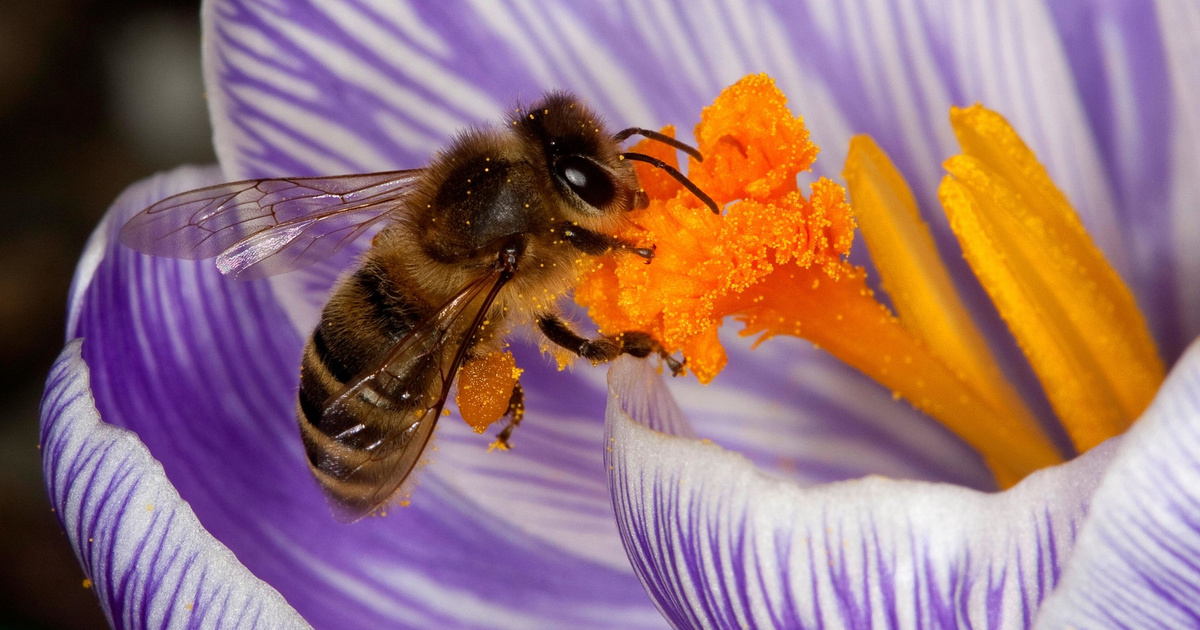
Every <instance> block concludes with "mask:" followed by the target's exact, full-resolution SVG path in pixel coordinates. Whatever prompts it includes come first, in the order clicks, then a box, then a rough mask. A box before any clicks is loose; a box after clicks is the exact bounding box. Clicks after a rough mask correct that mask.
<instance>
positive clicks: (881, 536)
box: [607, 360, 1119, 628]
mask: <svg viewBox="0 0 1200 630" xmlns="http://www.w3.org/2000/svg"><path fill="white" fill-rule="evenodd" d="M610 384H611V386H612V394H611V395H610V398H609V404H608V424H607V427H608V429H607V430H608V435H609V441H610V443H611V454H610V456H609V458H608V461H609V482H610V485H611V489H612V498H613V504H614V506H615V508H616V512H617V520H618V523H619V525H620V528H621V536H622V540H623V541H624V543H625V549H626V551H627V552H628V553H629V556H630V558H631V559H632V560H633V563H634V567H635V569H636V570H637V572H638V575H639V576H640V577H641V578H642V582H643V584H645V586H646V590H647V592H648V593H650V596H651V597H652V598H653V599H654V601H655V603H656V604H657V605H658V607H659V610H661V611H662V612H663V614H664V615H665V616H666V617H667V619H668V620H670V621H671V623H672V625H674V626H675V627H677V628H733V627H737V628H781V627H789V628H826V627H832V628H843V627H845V628H925V627H940V628H961V627H976V628H1026V627H1029V626H1030V625H1031V623H1032V619H1033V616H1034V614H1035V613H1036V611H1037V609H1038V606H1039V605H1040V603H1041V602H1042V600H1043V599H1044V598H1045V597H1046V596H1047V595H1049V594H1050V592H1051V591H1052V590H1053V589H1054V588H1055V586H1056V584H1057V583H1058V581H1059V577H1060V575H1061V572H1062V571H1063V568H1064V566H1065V565H1066V563H1067V559H1068V557H1069V555H1070V553H1071V548H1072V547H1073V545H1074V544H1075V537H1076V532H1077V531H1078V529H1079V527H1080V525H1081V524H1082V523H1083V522H1084V519H1085V517H1086V516H1087V513H1088V504H1089V500H1090V498H1091V495H1092V493H1093V492H1094V491H1095V488H1096V486H1097V485H1098V484H1099V482H1100V479H1101V477H1102V476H1103V473H1104V470H1105V468H1106V467H1107V466H1109V463H1110V460H1111V459H1112V457H1113V453H1114V452H1116V450H1117V447H1118V444H1119V439H1114V440H1110V441H1109V442H1106V443H1105V444H1104V445H1102V446H1100V447H1097V448H1095V449H1093V450H1092V451H1090V452H1089V453H1087V454H1086V455H1084V456H1082V457H1080V458H1078V459H1076V460H1074V461H1072V462H1070V463H1069V464H1065V465H1062V466H1058V467H1056V468H1052V469H1048V470H1044V471H1041V472H1039V473H1035V474H1034V475H1031V476H1030V477H1028V478H1027V479H1026V480H1025V481H1023V482H1022V483H1020V484H1019V485H1017V486H1016V487H1014V488H1013V489H1011V490H1008V491H1006V492H1003V493H994V494H986V493H981V492H977V491H974V490H970V489H967V488H962V487H958V486H953V485H949V484H928V483H918V482H912V481H898V480H894V479H888V478H885V477H882V476H872V477H867V478H864V479H860V480H857V481H847V482H842V483H834V484H825V485H821V486H816V487H807V488H805V487H801V486H798V485H795V484H793V483H791V482H788V481H783V480H780V479H779V478H778V477H776V476H774V475H768V474H765V473H763V472H761V471H759V470H758V469H757V468H756V467H755V466H754V465H753V464H752V463H751V462H749V461H748V460H747V459H746V458H745V457H743V456H741V455H740V454H737V453H733V452H730V451H727V450H724V449H722V448H721V447H719V446H716V445H714V444H711V443H705V442H701V441H697V440H694V439H686V438H681V437H676V436H673V435H668V434H664V433H660V432H657V431H655V430H653V429H651V428H649V426H647V423H649V422H655V423H658V424H659V426H663V425H664V422H665V424H666V425H667V426H679V425H680V424H681V423H684V422H685V420H683V419H682V418H681V416H682V411H681V410H679V409H678V408H677V407H675V405H674V403H673V401H672V400H671V399H670V396H669V394H666V393H665V391H663V383H662V379H661V378H660V377H658V376H657V375H654V374H653V373H651V372H650V370H649V368H648V367H647V366H646V365H645V364H644V363H639V362H636V361H630V360H622V361H620V362H618V363H617V364H616V365H615V366H614V367H613V369H612V371H611V372H610ZM664 419H667V420H664ZM742 422H744V423H747V424H750V423H753V422H755V419H753V418H744V419H743V420H742Z"/></svg>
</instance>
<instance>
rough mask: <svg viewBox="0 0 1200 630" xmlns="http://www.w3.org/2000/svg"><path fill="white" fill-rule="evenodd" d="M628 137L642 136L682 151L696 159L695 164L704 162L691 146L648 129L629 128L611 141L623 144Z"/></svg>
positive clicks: (702, 157) (619, 132)
mask: <svg viewBox="0 0 1200 630" xmlns="http://www.w3.org/2000/svg"><path fill="white" fill-rule="evenodd" d="M629 136H644V137H646V138H649V139H651V140H655V141H657V142H661V143H663V144H665V145H667V146H671V147H674V148H676V149H679V150H680V151H683V152H684V153H686V154H688V155H690V156H692V157H694V158H696V161H697V162H703V161H704V156H703V155H701V154H700V151H698V150H696V149H695V148H694V147H693V146H692V145H690V144H687V143H686V142H680V141H678V140H676V139H675V138H672V137H671V136H668V135H666V134H664V133H659V132H657V131H651V130H649V129H642V128H641V127H630V128H628V129H622V130H621V131H618V132H617V133H616V134H615V135H614V136H613V140H616V141H617V142H624V141H625V140H626V139H627V138H629Z"/></svg>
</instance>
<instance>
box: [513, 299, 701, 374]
mask: <svg viewBox="0 0 1200 630" xmlns="http://www.w3.org/2000/svg"><path fill="white" fill-rule="evenodd" d="M537 321H538V329H539V330H541V331H542V334H543V335H546V338H547V339H549V340H550V341H552V342H554V343H555V344H557V345H560V346H562V347H564V348H566V349H567V350H570V351H571V352H574V353H575V354H577V355H579V356H581V357H583V358H585V359H587V360H588V361H591V362H592V363H593V364H595V363H608V362H609V361H612V360H613V359H616V358H617V357H619V356H621V355H622V354H628V355H630V356H634V357H637V358H639V359H643V358H645V357H648V356H650V353H652V352H654V353H657V354H658V355H659V356H661V357H663V360H664V361H665V362H666V364H667V367H669V368H670V369H671V373H672V374H673V375H675V376H678V375H679V374H680V373H682V372H683V363H681V362H680V361H677V360H676V359H675V357H672V356H671V355H670V354H669V353H668V352H667V351H666V350H664V349H663V347H662V345H661V344H659V343H658V342H657V341H655V340H654V338H653V337H651V336H650V335H649V333H644V332H641V331H638V330H631V331H628V332H623V333H620V334H616V335H603V336H601V337H597V338H596V339H588V338H586V337H583V336H582V335H580V334H579V333H577V332H575V331H573V330H571V328H570V327H569V326H567V323H566V322H564V321H563V320H562V319H561V318H559V317H558V316H557V315H552V314H544V315H540V316H538V320H537Z"/></svg>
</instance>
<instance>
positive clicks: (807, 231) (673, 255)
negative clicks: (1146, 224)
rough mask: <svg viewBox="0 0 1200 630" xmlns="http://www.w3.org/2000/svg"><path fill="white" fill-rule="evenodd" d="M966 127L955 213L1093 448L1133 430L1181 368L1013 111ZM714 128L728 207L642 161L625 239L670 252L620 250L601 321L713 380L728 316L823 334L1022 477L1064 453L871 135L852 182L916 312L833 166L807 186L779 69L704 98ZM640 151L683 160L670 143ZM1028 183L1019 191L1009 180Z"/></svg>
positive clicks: (973, 256) (1067, 414) (713, 145)
mask: <svg viewBox="0 0 1200 630" xmlns="http://www.w3.org/2000/svg"><path fill="white" fill-rule="evenodd" d="M978 112H984V113H982V114H981V113H978ZM996 120H999V121H1000V122H999V123H996V122H995V121H996ZM982 123H986V124H983V125H982V126H983V128H984V129H983V131H978V130H977V128H978V127H980V125H981V124H982ZM954 124H955V127H956V130H957V131H958V132H959V136H960V138H963V140H962V142H963V146H964V151H965V153H966V155H964V156H960V157H959V158H954V159H951V160H950V161H949V162H948V163H947V168H948V169H949V170H950V172H951V173H952V175H953V176H952V177H951V176H948V177H947V180H946V182H944V183H943V186H942V189H941V193H942V199H943V203H944V204H945V205H946V209H947V212H948V214H949V216H950V219H951V225H952V227H953V228H954V230H955V233H956V234H957V235H958V237H959V238H960V240H961V242H962V246H963V250H964V251H965V252H966V253H967V259H968V262H970V263H971V265H972V268H973V269H974V270H975V272H976V274H977V275H978V276H979V278H980V280H981V282H982V283H983V285H984V287H985V289H987V290H988V292H989V294H990V295H991V296H992V298H993V300H995V301H996V305H997V308H998V309H999V310H1000V313H1001V315H1002V316H1003V317H1004V318H1005V320H1006V321H1007V322H1008V324H1009V326H1010V328H1011V329H1012V330H1013V332H1014V334H1015V335H1016V337H1017V340H1018V342H1019V343H1020V345H1021V347H1022V349H1023V350H1024V351H1025V352H1026V354H1027V355H1028V356H1029V357H1030V363H1031V365H1033V367H1034V370H1035V372H1036V373H1037V374H1038V376H1039V377H1040V378H1041V379H1042V380H1043V382H1044V383H1045V384H1046V385H1047V386H1048V389H1047V391H1048V395H1049V396H1050V398H1051V400H1052V401H1053V402H1054V407H1055V410H1056V412H1057V413H1058V415H1059V416H1060V419H1061V420H1062V421H1063V422H1064V424H1065V425H1066V426H1067V429H1068V432H1069V433H1070V434H1071V435H1072V437H1073V438H1075V440H1076V445H1077V446H1078V447H1079V448H1080V450H1084V449H1086V448H1090V447H1091V446H1094V445H1095V444H1097V443H1099V441H1101V440H1103V439H1104V438H1106V437H1109V436H1111V435H1115V434H1116V433H1119V432H1120V431H1121V430H1123V429H1124V428H1125V427H1127V426H1128V424H1129V422H1131V421H1132V419H1133V418H1136V416H1137V414H1138V413H1140V412H1141V410H1142V409H1143V408H1144V407H1145V405H1146V404H1147V403H1148V402H1149V397H1150V396H1151V395H1153V393H1154V391H1155V390H1156V389H1157V385H1158V383H1159V382H1161V380H1162V378H1163V370H1162V365H1161V363H1159V362H1157V354H1156V353H1155V351H1154V346H1153V344H1152V342H1150V338H1149V333H1148V332H1146V329H1145V324H1144V322H1143V321H1142V319H1141V315H1140V313H1139V312H1138V310H1137V308H1136V306H1135V305H1134V304H1133V300H1132V296H1131V295H1130V293H1129V291H1128V289H1126V288H1125V287H1124V285H1123V284H1122V283H1121V282H1120V279H1119V278H1117V277H1116V274H1115V273H1113V272H1112V270H1111V269H1110V268H1109V267H1108V266H1107V264H1105V263H1104V260H1103V256H1102V255H1101V254H1100V253H1099V251H1098V250H1097V249H1096V248H1095V246H1094V245H1092V244H1091V242H1090V240H1088V238H1087V235H1086V233H1085V232H1083V229H1082V227H1080V226H1079V222H1078V220H1077V219H1076V218H1075V216H1074V213H1073V211H1071V208H1070V206H1069V205H1067V204H1066V201H1065V198H1063V197H1062V195H1061V193H1058V191H1057V189H1055V188H1054V186H1053V184H1052V183H1051V182H1050V181H1049V178H1048V177H1046V176H1045V173H1044V170H1042V169H1041V166H1040V165H1038V164H1037V162H1036V159H1034V158H1033V156H1032V154H1031V153H1029V152H1028V149H1025V148H1024V145H1022V144H1021V143H1020V140H1019V138H1017V137H1016V135H1015V133H1012V131H1011V129H1010V128H1008V126H1007V123H1004V122H1003V119H1001V118H1000V117H999V116H997V115H995V114H993V113H991V112H987V110H984V109H983V108H973V109H971V110H962V111H959V110H956V111H955V113H954ZM1003 130H1007V132H1004V131H1003ZM664 133H668V134H671V133H673V129H671V128H667V129H665V130H664ZM1006 133H1007V135H1005V134H1006ZM696 139H697V143H698V145H699V149H700V151H701V153H702V154H703V155H704V158H705V159H704V161H703V162H697V161H695V160H691V161H690V163H689V165H688V176H689V177H690V178H691V179H692V181H693V182H695V183H696V184H697V185H699V186H700V187H701V188H702V189H703V190H704V191H705V192H707V193H708V194H709V195H710V196H711V197H712V198H713V199H714V200H716V201H717V203H718V204H720V205H722V206H724V207H725V208H726V210H725V212H724V213H723V214H722V215H720V216H716V215H713V214H712V213H711V212H710V211H709V210H708V208H706V207H705V206H703V205H702V204H701V203H700V202H699V201H698V200H697V199H696V198H695V196H694V195H691V194H690V193H688V192H687V191H686V190H683V189H682V188H681V187H680V186H679V184H678V183H677V182H675V181H674V180H672V179H670V178H667V177H665V176H663V175H662V174H661V172H659V171H656V170H653V169H642V168H641V166H640V165H639V167H638V168H639V171H638V176H639V178H640V180H641V182H642V184H643V186H644V188H645V189H646V192H647V194H648V195H649V197H650V199H651V203H650V205H649V207H647V208H646V209H644V210H641V211H639V212H638V213H637V214H635V215H634V221H633V224H634V225H633V227H631V228H629V230H628V231H627V232H626V233H624V234H621V235H619V236H621V237H622V238H624V239H626V240H628V241H632V242H636V243H639V244H646V245H649V244H653V245H655V247H656V251H655V258H654V261H653V263H652V264H649V265H646V264H644V261H642V260H640V259H635V257H632V256H620V255H616V254H613V255H608V256H605V257H603V258H601V259H600V261H599V262H598V263H597V265H596V267H595V268H594V269H593V270H591V271H589V272H588V273H586V274H585V275H584V277H583V279H582V282H581V283H580V285H579V287H578V289H577V290H576V300H577V301H578V302H579V303H580V304H582V305H584V306H586V307H587V308H588V309H589V312H590V315H591V317H592V318H593V320H595V322H596V323H597V325H598V326H599V327H600V328H601V330H604V331H621V330H644V331H647V332H650V333H651V334H652V335H653V336H654V337H655V338H656V339H658V340H659V342H660V343H662V344H663V346H664V347H665V348H666V349H668V350H670V351H682V353H683V355H684V357H685V358H686V359H687V365H688V367H689V368H691V370H692V371H693V372H694V373H695V374H696V376H697V378H698V379H699V380H700V381H701V382H708V381H710V380H711V379H712V378H714V377H715V376H716V374H717V373H718V372H720V371H721V369H722V368H723V367H724V365H725V362H726V356H725V351H724V349H723V348H722V347H721V343H720V341H719V340H718V336H717V330H718V328H719V326H720V325H721V323H722V322H723V321H724V320H725V319H726V318H727V317H732V318H733V319H735V320H737V321H740V322H742V323H743V324H744V329H743V330H742V334H743V335H758V336H759V341H760V342H761V341H762V340H764V339H766V338H768V337H771V336H774V335H779V334H786V335H794V336H800V337H804V338H805V339H808V340H810V341H812V342H813V343H815V344H817V345H818V346H820V347H821V348H823V349H825V350H827V351H828V352H830V353H831V354H833V355H834V356H837V357H838V358H840V359H842V360H843V361H845V362H846V363H849V364H850V365H853V366H854V367H856V368H858V369H859V370H861V371H862V372H863V373H865V374H867V375H868V376H870V377H871V378H873V379H875V380H876V381H878V382H880V383H881V384H883V385H884V386H886V387H888V388H890V389H891V390H892V391H893V392H894V394H895V395H896V396H897V397H903V398H905V399H907V400H908V401H909V402H910V403H911V404H913V405H914V406H915V407H917V408H918V409H921V410H922V411H924V412H926V413H927V414H929V415H930V416H932V417H934V418H936V419H937V420H939V421H941V422H942V423H944V424H945V425H946V426H948V427H949V428H950V429H951V430H953V431H955V432H956V433H958V434H959V435H960V436H961V437H962V438H963V439H964V440H966V441H967V442H968V443H970V444H971V445H972V446H973V447H975V448H976V449H978V450H979V451H980V452H981V453H982V454H983V455H984V457H985V458H986V459H987V460H988V462H989V464H990V465H991V466H992V469H993V471H994V472H995V474H996V477H997V479H998V481H999V482H1000V484H1001V485H1003V486H1007V485H1011V484H1012V483H1015V482H1016V481H1017V480H1019V479H1021V478H1022V477H1024V476H1025V475H1027V474H1029V473H1030V472H1033V471H1034V470H1037V469H1039V468H1043V467H1045V466H1049V465H1053V464H1055V463H1058V462H1060V461H1061V460H1062V457H1061V455H1060V454H1059V453H1058V452H1057V450H1056V449H1055V448H1054V446H1053V445H1052V444H1051V442H1050V440H1049V439H1048V438H1047V437H1046V435H1045V433H1044V432H1043V430H1042V429H1041V428H1040V426H1039V424H1038V422H1037V420H1036V419H1035V418H1034V416H1033V414H1032V413H1030V412H1029V410H1028V409H1027V408H1026V407H1025V405H1024V403H1023V402H1022V401H1021V399H1020V397H1019V396H1018V395H1017V394H1016V393H1015V390H1014V388H1013V387H1012V386H1011V385H1010V384H1009V383H1008V382H1007V381H1006V380H1005V378H1004V376H1003V375H1002V373H1001V371H1000V369H999V367H997V363H996V361H995V359H994V358H993V357H992V355H991V352H990V350H989V349H988V346H987V343H986V342H985V341H984V338H983V336H982V335H981V334H980V333H979V331H978V330H977V329H976V327H975V325H974V323H973V322H972V320H971V318H970V316H969V315H968V312H967V309H966V308H965V307H964V306H963V304H962V300H961V299H960V298H959V297H958V294H957V292H956V290H955V288H954V286H953V284H952V282H951V281H950V276H949V273H948V272H947V270H946V268H945V266H944V264H943V263H942V261H941V258H940V256H939V255H938V253H937V250H936V247H935V246H934V243H933V239H932V238H931V237H930V235H929V231H928V228H927V227H926V226H925V224H924V223H923V222H922V221H921V219H920V217H919V214H918V212H917V208H916V204H915V202H914V200H913V197H912V194H911V192H910V191H909V189H908V186H907V185H906V184H905V182H904V180H903V178H902V177H901V176H900V175H899V173H898V171H896V169H895V168H894V167H893V166H892V165H891V163H890V161H889V160H888V159H887V156H886V155H884V154H883V152H882V151H881V150H879V149H878V147H877V146H875V145H874V143H873V142H872V141H871V140H870V139H869V138H866V137H860V138H856V139H855V140H854V141H853V142H852V144H851V150H850V153H849V157H848V159H847V164H846V170H845V177H846V180H847V182H848V183H849V186H850V191H851V194H852V196H853V199H854V202H855V210H856V212H857V216H858V219H859V223H860V227H861V229H862V232H863V234H864V237H865V238H866V241H867V246H868V248H869V249H870V251H871V254H872V258H873V260H874V261H875V263H876V266H877V268H878V269H879V271H880V275H881V280H882V286H883V288H884V289H885V290H886V291H887V292H888V294H889V297H891V299H892V303H893V304H894V305H895V307H896V314H893V313H892V312H891V311H890V310H888V309H887V308H886V307H885V306H883V305H882V304H881V303H880V302H879V301H878V300H876V299H875V296H874V294H873V292H872V291H871V289H870V288H869V287H868V285H867V284H866V274H865V272H864V271H863V270H862V269H861V268H858V267H854V266H853V265H850V264H849V263H847V262H846V260H845V257H846V255H847V254H848V253H849V251H850V246H851V243H852V240H853V234H854V230H855V227H856V224H855V213H854V212H852V211H851V209H850V206H849V205H848V204H847V202H846V193H845V191H844V190H843V189H842V187H841V186H839V185H837V184H836V183H834V182H832V181H830V180H828V179H825V178H821V179H818V180H817V181H816V182H814V183H813V184H812V185H811V187H810V191H809V194H808V195H807V196H805V195H804V194H803V193H802V192H801V191H800V190H799V189H798V188H797V185H796V175H797V174H798V173H799V172H801V171H804V170H808V169H809V168H810V167H811V165H812V163H813V161H814V160H815V158H816V154H817V147H816V146H815V145H813V144H812V142H810V141H809V139H808V132H807V130H806V129H805V127H804V123H803V120H802V119H800V118H799V117H794V116H793V115H792V114H791V113H790V112H789V111H788V109H787V106H786V99H785V98H784V96H783V94H782V93H781V92H780V91H779V90H778V89H777V88H776V87H775V85H774V82H773V81H772V80H771V79H770V78H769V77H767V76H765V75H756V76H750V77H746V78H744V79H742V80H741V81H739V82H738V83H736V84H734V85H733V86H731V87H730V88H728V89H726V90H725V91H724V92H723V93H722V94H721V95H720V96H718V97H717V99H716V101H715V102H714V103H713V105H711V106H710V107H707V108H705V110H704V111H703V113H702V115H701V122H700V124H699V125H697V127H696ZM1018 148H1019V149H1021V150H1023V151H1024V153H1022V151H1020V150H1018ZM636 150H638V151H641V152H645V153H650V154H652V155H654V156H655V157H658V158H660V159H662V160H664V161H667V162H668V163H671V164H674V161H675V155H674V152H672V151H670V150H669V149H665V148H664V147H663V146H662V145H661V144H650V143H643V144H642V145H639V146H638V147H637V149H636ZM1035 171H1036V172H1038V173H1040V176H1038V175H1037V174H1036V173H1035ZM1013 178H1016V179H1017V180H1018V181H1019V183H1020V185H1019V186H1018V187H1016V188H1015V189H1014V188H1013V187H1012V186H1009V185H1008V184H1006V183H1005V182H1006V181H1007V180H1011V179H1013ZM1047 199H1050V200H1052V201H1054V203H1048V202H1047ZM1000 214H1002V215H1003V216H1002V217H1001V216H998V215H1000ZM1045 214H1051V215H1052V216H1050V217H1046V216H1043V215H1045ZM1014 252H1016V253H1019V254H1020V255H1019V256H1016V255H1015V254H1014ZM1055 274H1057V275H1055ZM1050 275H1055V277H1053V278H1050V277H1048V276H1050ZM1081 310H1085V311H1087V312H1086V313H1084V312H1081ZM1106 318H1107V319H1106ZM1100 320H1105V322H1107V323H1104V322H1101V321H1100ZM1113 361H1120V362H1119V363H1112V362H1113ZM1126 366H1129V367H1128V368H1127V367H1126ZM1127 369H1132V370H1137V371H1138V375H1137V376H1132V377H1131V376H1129V375H1127V374H1125V372H1126V370H1127ZM1081 371H1084V372H1086V373H1085V374H1084V377H1083V378H1082V382H1080V383H1077V384H1078V385H1079V386H1078V387H1074V388H1071V387H1068V386H1069V385H1070V384H1071V383H1070V381H1073V380H1074V379H1075V378H1076V377H1077V375H1079V374H1080V373H1081ZM1117 372H1120V373H1121V374H1125V376H1124V377H1123V378H1116V377H1117V376H1118V374H1117ZM1128 381H1133V383H1134V384H1135V386H1133V387H1130V386H1129V383H1128ZM1055 389H1057V391H1055ZM1117 389H1120V390H1121V391H1120V392H1117V391H1116V390H1117ZM1101 408H1102V410H1103V411H1104V413H1102V414H1098V413H1097V412H1098V410H1101ZM1113 409H1116V410H1117V411H1112V410H1113Z"/></svg>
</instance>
